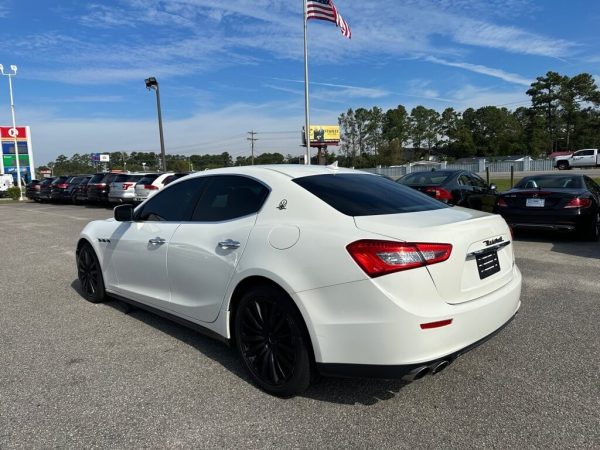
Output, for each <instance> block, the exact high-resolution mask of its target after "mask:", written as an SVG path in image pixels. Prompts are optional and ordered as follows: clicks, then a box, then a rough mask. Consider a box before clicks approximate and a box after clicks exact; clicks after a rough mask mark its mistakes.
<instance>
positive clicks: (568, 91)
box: [338, 72, 600, 167]
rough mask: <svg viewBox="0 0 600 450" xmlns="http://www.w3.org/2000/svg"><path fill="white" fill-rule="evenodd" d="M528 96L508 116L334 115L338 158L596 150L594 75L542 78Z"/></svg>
mask: <svg viewBox="0 0 600 450" xmlns="http://www.w3.org/2000/svg"><path fill="white" fill-rule="evenodd" d="M527 95H528V96H529V97H530V98H531V106H530V107H519V108H516V109H515V110H514V111H511V110H509V109H507V108H505V107H498V106H484V107H481V108H478V109H474V108H467V109H465V110H464V111H462V112H459V111H456V110H455V109H454V108H446V109H445V110H444V111H442V112H441V113H439V112H438V111H436V110H434V109H430V108H426V107H424V106H416V107H414V108H413V109H412V110H411V111H410V113H409V112H408V111H407V109H406V108H405V107H404V106H403V105H398V106H397V107H396V108H393V109H389V110H387V111H383V110H382V109H381V108H379V107H377V106H374V107H372V108H371V109H366V108H357V109H356V110H353V109H348V111H347V112H345V113H342V114H341V115H340V117H339V120H338V121H339V125H340V134H341V139H342V140H341V142H340V154H341V155H342V156H343V157H344V159H345V163H346V165H349V166H354V167H373V166H376V165H394V164H401V163H404V162H406V161H409V160H415V159H421V158H426V157H427V156H430V155H432V154H436V155H441V156H442V157H444V159H448V160H453V159H457V158H462V157H473V156H483V157H494V156H502V155H530V156H532V157H545V156H547V155H548V154H549V153H551V152H553V151H558V150H574V149H575V150H576V149H579V148H585V147H598V146H599V145H600V133H599V131H600V109H599V106H600V91H599V90H598V87H597V86H596V83H595V81H594V79H593V77H592V76H591V75H590V74H588V73H582V74H579V75H576V76H573V77H568V76H566V75H560V74H558V73H556V72H548V73H547V74H546V75H544V76H541V77H537V78H536V81H534V82H533V83H532V84H531V86H530V88H529V89H528V90H527Z"/></svg>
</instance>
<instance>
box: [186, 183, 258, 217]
mask: <svg viewBox="0 0 600 450" xmlns="http://www.w3.org/2000/svg"><path fill="white" fill-rule="evenodd" d="M207 178H208V180H209V181H208V185H207V188H206V190H205V192H204V193H203V195H202V197H201V199H200V202H199V203H198V207H197V208H196V210H195V211H194V215H193V218H192V220H194V221H198V222H220V221H224V220H232V219H237V218H239V217H244V216H247V215H249V214H255V213H257V212H258V211H259V210H260V208H261V207H262V205H263V203H264V202H265V200H266V198H267V196H268V195H269V189H268V188H267V187H266V186H265V185H264V184H262V183H259V182H258V181H256V180H254V179H252V178H248V177H243V176H239V175H215V176H211V177H207Z"/></svg>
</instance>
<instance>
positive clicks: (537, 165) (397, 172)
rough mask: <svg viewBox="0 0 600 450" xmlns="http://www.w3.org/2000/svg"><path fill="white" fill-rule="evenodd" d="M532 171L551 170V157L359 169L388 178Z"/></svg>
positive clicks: (429, 163)
mask: <svg viewBox="0 0 600 450" xmlns="http://www.w3.org/2000/svg"><path fill="white" fill-rule="evenodd" d="M511 167H512V170H514V171H515V172H533V171H549V170H552V169H553V167H552V160H551V159H524V160H522V161H490V162H488V161H486V160H485V159H480V160H479V161H478V162H475V163H473V164H447V163H445V162H440V163H438V162H428V163H411V164H405V165H403V166H391V167H373V168H369V169H361V170H363V171H365V172H371V173H376V174H379V175H384V176H387V177H390V178H399V177H401V176H403V175H406V174H407V173H412V172H423V171H430V170H442V169H452V170H469V171H471V172H479V173H484V172H485V171H486V168H487V169H489V171H490V172H492V173H493V172H510V171H511Z"/></svg>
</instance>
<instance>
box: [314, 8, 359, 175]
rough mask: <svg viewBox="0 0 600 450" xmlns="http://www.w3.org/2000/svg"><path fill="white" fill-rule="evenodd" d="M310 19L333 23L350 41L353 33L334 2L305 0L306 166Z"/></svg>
mask: <svg viewBox="0 0 600 450" xmlns="http://www.w3.org/2000/svg"><path fill="white" fill-rule="evenodd" d="M309 19H317V20H326V21H328V22H333V23H335V25H336V26H337V27H338V28H339V29H340V31H341V32H342V34H343V35H344V36H345V37H347V38H348V39H350V38H351V37H352V32H351V31H350V27H349V26H348V23H347V22H346V21H345V20H344V18H343V17H342V16H341V14H340V13H338V10H337V8H336V7H335V5H334V4H333V1H332V0H304V138H305V142H306V164H310V114H309V108H308V40H307V34H306V32H307V28H308V27H307V25H308V20H309Z"/></svg>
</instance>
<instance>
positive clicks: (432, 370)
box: [402, 360, 450, 381]
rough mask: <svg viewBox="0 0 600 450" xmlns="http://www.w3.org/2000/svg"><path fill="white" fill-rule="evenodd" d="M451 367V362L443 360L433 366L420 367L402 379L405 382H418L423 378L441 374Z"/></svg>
mask: <svg viewBox="0 0 600 450" xmlns="http://www.w3.org/2000/svg"><path fill="white" fill-rule="evenodd" d="M449 365H450V361H447V360H442V361H436V362H434V363H433V364H429V365H425V366H419V367H417V368H416V369H413V370H411V371H410V372H409V373H407V374H406V375H404V376H403V377H402V379H403V380H404V381H416V380H420V379H421V378H423V377H424V376H425V375H435V374H436V373H440V372H441V371H442V370H444V369H445V368H446V367H448V366H449Z"/></svg>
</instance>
